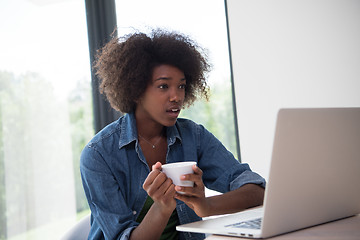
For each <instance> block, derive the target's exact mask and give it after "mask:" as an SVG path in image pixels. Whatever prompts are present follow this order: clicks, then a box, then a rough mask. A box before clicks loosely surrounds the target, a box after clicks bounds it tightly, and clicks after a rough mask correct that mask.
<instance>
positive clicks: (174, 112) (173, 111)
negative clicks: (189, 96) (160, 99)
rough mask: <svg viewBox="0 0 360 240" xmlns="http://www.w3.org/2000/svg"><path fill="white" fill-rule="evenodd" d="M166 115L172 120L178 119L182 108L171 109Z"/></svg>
mask: <svg viewBox="0 0 360 240" xmlns="http://www.w3.org/2000/svg"><path fill="white" fill-rule="evenodd" d="M166 113H167V114H168V115H169V116H170V117H171V118H177V117H178V116H179V114H180V108H171V109H168V110H166Z"/></svg>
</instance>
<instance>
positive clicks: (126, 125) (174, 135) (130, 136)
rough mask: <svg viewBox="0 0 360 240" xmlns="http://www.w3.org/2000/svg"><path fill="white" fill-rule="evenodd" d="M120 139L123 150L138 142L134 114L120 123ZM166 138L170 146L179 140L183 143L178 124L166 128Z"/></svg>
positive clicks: (125, 117)
mask: <svg viewBox="0 0 360 240" xmlns="http://www.w3.org/2000/svg"><path fill="white" fill-rule="evenodd" d="M120 125H121V126H120V128H121V131H120V139H119V148H122V147H124V146H126V145H128V144H130V143H131V142H133V141H138V137H137V128H136V119H135V114H134V113H133V112H131V113H127V114H125V115H124V116H123V117H122V119H121V123H120ZM166 136H167V139H168V145H169V146H170V145H173V144H174V143H175V142H176V139H179V140H180V142H181V137H180V133H179V130H178V124H177V122H176V123H175V125H174V126H171V127H167V128H166Z"/></svg>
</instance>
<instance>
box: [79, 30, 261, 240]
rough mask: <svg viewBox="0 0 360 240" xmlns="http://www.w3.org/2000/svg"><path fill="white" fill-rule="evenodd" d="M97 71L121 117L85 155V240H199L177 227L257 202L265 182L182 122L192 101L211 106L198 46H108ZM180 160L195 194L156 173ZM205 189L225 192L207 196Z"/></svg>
mask: <svg viewBox="0 0 360 240" xmlns="http://www.w3.org/2000/svg"><path fill="white" fill-rule="evenodd" d="M95 67H96V69H97V74H98V76H99V78H100V79H101V85H100V90H101V92H102V93H105V95H106V97H107V99H108V100H109V102H110V104H111V106H112V107H113V108H114V109H116V110H118V111H121V112H123V113H126V114H125V115H124V116H122V117H120V119H119V120H117V121H115V122H113V123H111V124H109V125H108V126H107V127H105V128H104V129H103V130H102V131H100V132H99V133H98V134H96V136H95V137H94V138H93V139H92V140H91V141H90V142H89V143H88V144H87V146H86V147H85V148H84V150H83V152H82V155H81V164H80V169H81V176H82V180H83V186H84V190H85V193H86V197H87V200H88V203H89V206H90V209H91V224H92V226H91V231H90V234H89V239H141V240H145V239H204V235H203V234H194V233H182V232H177V231H176V225H179V224H185V223H189V222H193V221H197V220H200V219H201V217H205V216H211V215H217V214H226V213H233V212H236V211H241V210H243V209H246V208H249V207H253V206H257V205H261V204H262V201H263V197H264V187H265V181H264V179H263V178H262V177H260V176H259V175H258V174H256V173H254V172H252V171H251V170H250V168H249V166H248V165H247V164H241V163H239V162H238V161H237V160H236V159H235V158H234V156H233V155H232V154H231V153H230V152H229V151H227V150H226V149H225V147H224V146H223V145H222V144H221V143H220V141H219V140H217V139H216V138H215V137H214V136H213V135H212V134H211V133H210V132H208V131H207V130H206V129H205V128H204V127H203V126H201V125H198V124H196V123H194V122H192V121H190V120H186V119H178V116H179V113H180V111H181V109H182V108H184V107H186V106H189V105H191V104H192V103H193V102H194V101H195V100H196V98H197V97H199V96H200V97H201V96H203V97H205V98H207V89H208V87H207V84H206V79H205V75H206V73H207V72H208V71H209V64H208V63H207V59H206V55H205V54H203V53H202V51H201V49H200V48H199V46H197V44H196V43H195V42H194V41H192V40H191V39H189V38H188V37H186V36H183V35H181V34H178V33H172V32H165V31H161V30H155V31H153V32H152V33H151V34H150V35H149V36H148V35H146V34H142V33H135V34H131V35H128V36H126V37H124V38H121V39H118V38H113V39H112V40H111V41H110V42H109V43H108V44H107V45H106V46H104V48H103V49H102V50H101V51H100V52H99V55H98V58H97V61H96V64H95ZM181 161H196V162H197V165H194V166H193V170H194V174H189V175H185V176H182V177H183V179H184V180H190V181H194V182H195V184H194V187H179V186H174V185H173V184H172V181H171V179H169V178H167V177H166V175H165V174H164V173H162V172H161V166H162V164H165V163H172V162H181ZM204 186H206V187H207V188H209V189H213V190H216V191H219V192H222V193H224V194H222V195H218V196H213V197H205V193H204ZM177 191H181V192H184V193H185V194H178V193H177Z"/></svg>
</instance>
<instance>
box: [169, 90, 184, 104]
mask: <svg viewBox="0 0 360 240" xmlns="http://www.w3.org/2000/svg"><path fill="white" fill-rule="evenodd" d="M182 95H183V92H182V91H181V90H180V89H172V90H171V91H170V98H169V99H170V102H180V101H181V100H182V98H183V96H182Z"/></svg>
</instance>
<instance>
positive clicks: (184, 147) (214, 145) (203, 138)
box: [80, 113, 265, 240]
mask: <svg viewBox="0 0 360 240" xmlns="http://www.w3.org/2000/svg"><path fill="white" fill-rule="evenodd" d="M166 136H167V142H168V149H167V155H166V162H167V163H173V162H183V161H196V162H197V165H198V166H199V167H200V169H201V170H202V171H203V182H204V184H205V186H206V187H207V188H209V189H212V190H216V191H219V192H222V193H225V192H228V191H231V190H234V189H237V188H239V187H241V186H242V185H244V184H247V183H254V184H258V185H261V186H263V187H265V180H264V179H263V178H262V177H261V176H259V175H258V174H256V173H254V172H252V171H251V170H250V168H249V166H248V165H247V164H242V163H239V161H237V160H236V159H235V158H234V156H233V155H232V154H231V153H230V152H229V151H227V150H226V148H225V147H224V146H223V145H222V143H221V142H220V141H219V140H218V139H217V138H216V137H215V136H214V135H213V134H211V133H210V132H209V131H207V130H206V129H205V128H204V127H203V126H201V125H199V124H196V123H194V122H193V121H191V120H187V119H181V118H179V119H178V120H177V122H176V124H175V125H174V126H172V127H167V129H166ZM80 171H81V177H82V182H83V187H84V190H85V194H86V197H87V200H88V203H89V206H90V209H91V230H90V234H89V239H128V238H129V236H130V233H131V231H132V230H133V229H134V228H135V227H136V226H138V225H139V224H138V223H137V222H136V221H135V220H136V218H137V216H138V214H139V213H140V211H141V209H142V207H143V205H144V203H145V201H146V198H147V193H146V191H145V190H144V189H143V188H142V185H143V183H144V181H145V179H146V177H147V175H148V174H149V172H150V169H149V167H148V165H147V163H146V160H145V157H144V155H143V153H142V151H141V148H140V145H139V142H138V138H137V129H136V120H135V116H134V114H133V113H129V114H125V115H124V116H122V117H120V118H119V119H118V120H117V121H115V122H113V123H111V124H109V125H108V126H106V127H105V128H104V129H103V130H101V131H100V132H99V133H98V134H96V135H95V136H94V138H93V139H92V140H91V141H90V142H89V143H88V144H87V145H86V146H85V148H84V150H83V151H82V154H81V161H80ZM176 210H177V213H178V217H179V221H180V223H181V224H185V223H189V222H194V221H198V220H201V218H200V217H198V216H197V215H196V214H195V212H194V211H193V210H191V209H190V208H189V207H188V206H187V205H186V204H184V203H183V202H181V201H179V200H177V207H176ZM204 237H205V236H204V235H203V234H196V233H183V232H181V233H180V239H184V240H185V239H186V240H190V239H196V240H197V239H204Z"/></svg>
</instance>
